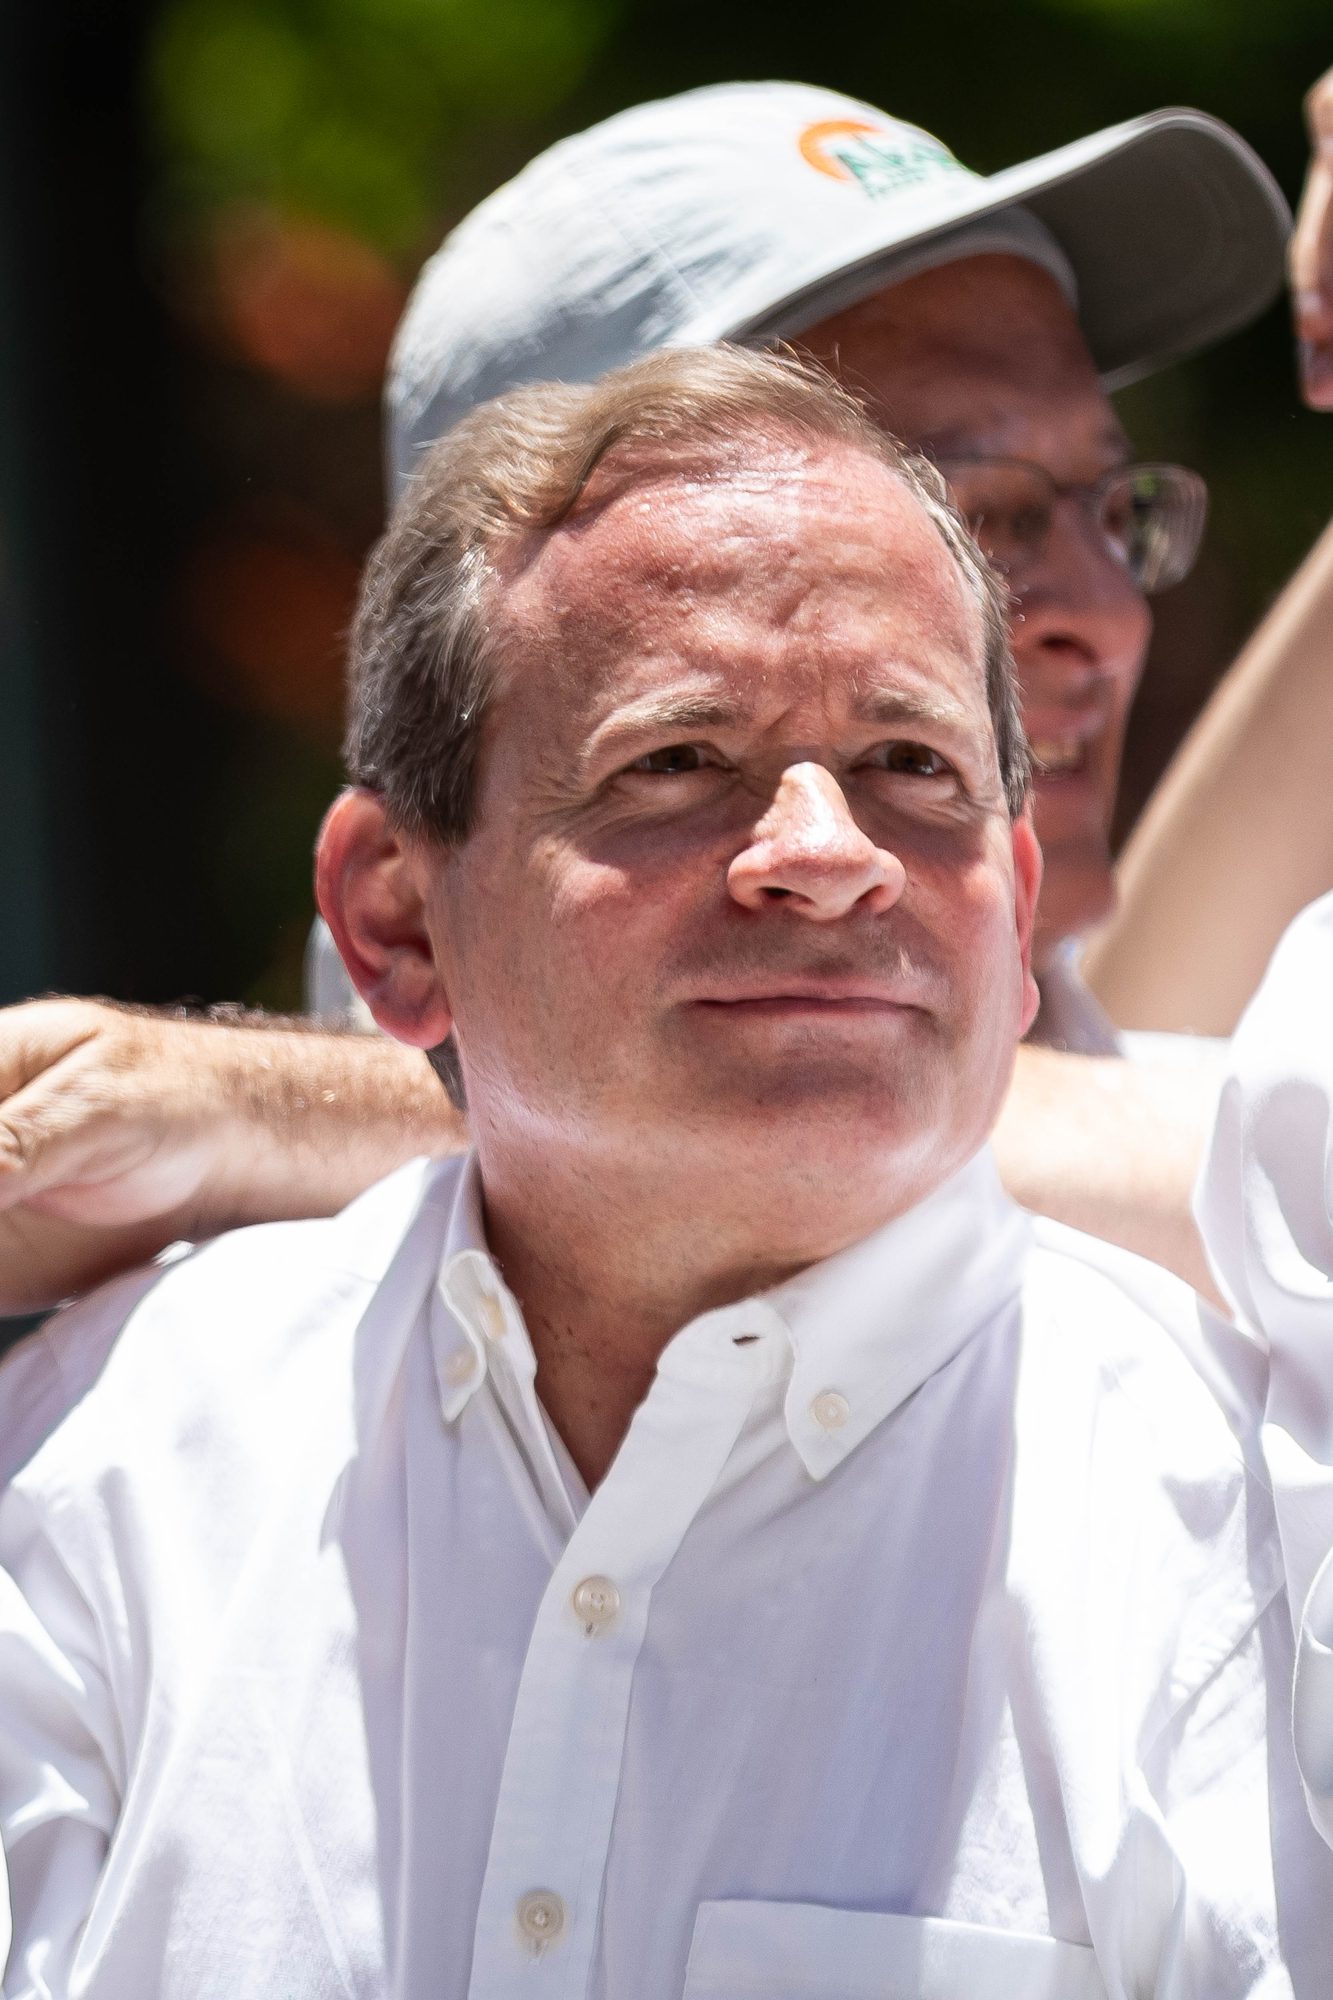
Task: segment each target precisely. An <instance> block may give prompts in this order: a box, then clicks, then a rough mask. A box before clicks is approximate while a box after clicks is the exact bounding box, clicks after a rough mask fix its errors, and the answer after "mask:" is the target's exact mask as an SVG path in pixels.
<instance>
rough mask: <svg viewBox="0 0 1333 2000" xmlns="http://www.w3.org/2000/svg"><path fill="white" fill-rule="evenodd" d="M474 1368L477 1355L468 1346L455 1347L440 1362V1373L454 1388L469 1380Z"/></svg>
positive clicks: (474, 1370) (459, 1387)
mask: <svg viewBox="0 0 1333 2000" xmlns="http://www.w3.org/2000/svg"><path fill="white" fill-rule="evenodd" d="M476 1370H477V1357H476V1355H475V1354H474V1353H473V1352H472V1349H471V1348H470V1347H456V1348H455V1349H454V1350H453V1353H452V1354H446V1355H445V1357H444V1360H443V1361H442V1362H441V1363H440V1373H441V1374H442V1375H443V1377H444V1379H445V1381H446V1382H449V1383H451V1384H452V1385H453V1387H454V1388H455V1389H461V1388H462V1386H463V1384H464V1382H470V1381H471V1380H472V1377H473V1376H474V1374H475V1373H476Z"/></svg>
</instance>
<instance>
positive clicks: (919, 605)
mask: <svg viewBox="0 0 1333 2000" xmlns="http://www.w3.org/2000/svg"><path fill="white" fill-rule="evenodd" d="M506 571H507V574H506V573H505V572H506ZM501 588H502V592H503V611H502V622H503V626H504V627H505V628H506V631H507V633H508V635H509V637H510V641H511V644H510V646H509V647H508V648H506V650H507V651H508V652H509V653H510V656H511V658H514V657H517V658H521V659H522V660H523V661H524V662H526V663H532V662H534V661H535V660H538V659H539V660H540V662H541V665H542V668H543V672H542V674H541V675H540V676H539V678H541V679H543V680H548V679H550V678H551V677H554V678H555V679H557V680H558V681H559V682H560V683H561V686H562V691H563V695H564V698H565V699H566V700H571V701H575V702H578V701H579V700H580V697H581V696H586V697H589V698H591V697H593V696H594V695H595V694H605V693H606V692H610V691H613V690H614V687H615V685H616V684H617V683H625V682H628V681H630V680H634V679H636V678H638V679H641V678H642V677H643V675H644V673H646V672H650V671H652V670H660V671H666V670H669V669H670V668H673V667H674V668H679V667H682V666H685V665H687V664H688V666H689V667H690V668H691V669H692V670H693V671H694V672H695V673H703V674H707V675H709V676H712V677H714V678H720V679H723V680H725V681H726V682H727V683H728V684H729V685H730V686H731V687H732V688H733V689H739V688H741V687H745V686H749V687H751V688H756V689H758V688H763V689H766V690H767V691H768V692H769V693H770V694H773V693H774V692H775V688H776V681H777V679H778V678H779V677H780V678H781V679H782V681H783V684H784V688H785V693H786V695H787V696H788V697H796V696H798V695H799V693H800V691H801V687H802V685H803V686H804V687H805V689H806V691H807V692H809V691H811V690H813V689H814V688H815V687H816V686H819V687H820V688H822V689H823V690H824V692H825V693H826V694H827V693H828V692H829V691H830V690H831V687H832V684H833V683H834V682H836V681H838V680H842V681H844V682H845V681H847V680H848V678H849V677H852V678H854V677H855V676H857V675H858V674H861V675H864V674H866V673H886V672H887V673H892V672H895V671H896V672H898V673H900V674H901V673H904V672H908V673H911V674H913V675H915V676H917V677H921V678H926V679H929V678H930V677H931V676H932V675H933V674H938V675H940V676H942V677H944V678H947V679H948V680H949V681H950V682H953V683H958V682H961V683H963V684H968V683H970V684H972V685H973V687H974V689H975V690H976V691H984V635H983V629H982V620H981V614H980V609H979V606H978V605H977V603H976V600H975V598H974V596H973V594H972V591H971V590H970V588H969V587H968V585H967V583H966V581H965V579H964V578H963V575H962V573H961V571H960V570H959V568H958V565H957V563H956V562H955V561H954V558H953V556H952V555H951V554H950V552H949V550H948V548H947V547H946V545H945V543H944V541H943V538H942V537H941V535H940V533H939V531H938V529H937V528H936V526H935V525H934V523H933V522H932V521H931V520H930V519H929V517H928V516H927V515H926V514H925V512H924V511H923V509H922V507H921V505H920V504H919V502H918V501H917V500H916V499H915V497H914V496H913V495H912V494H911V493H910V492H909V491H908V489H907V488H906V486H905V485H904V484H903V482H902V481H901V480H900V479H899V478H898V477H897V475H896V474H895V473H894V472H893V471H892V470H891V469H890V468H889V467H888V466H887V465H885V464H884V463H883V462H882V461H881V460H879V459H877V458H875V457H873V456H872V455H871V454H869V453H866V452H864V451H861V450H858V449H855V448H853V447H849V446H834V447H831V448H827V449H820V450H806V449H802V448H801V447H798V446H787V445H781V444H777V445H772V446H768V445H757V446H756V448H755V449H754V451H753V452H747V453H746V455H745V458H744V460H743V462H732V463H725V462H724V463H722V464H718V463H717V462H716V461H714V462H713V463H711V464H709V463H708V462H707V461H705V462H704V463H702V464H699V465H696V466H694V467H675V468H673V469H671V470H670V471H669V472H665V473H663V474H660V475H658V476H654V477H649V478H646V479H644V480H643V481H642V482H636V483H635V484H634V485H632V486H631V487H629V489H628V490H625V491H619V492H615V491H613V492H612V493H611V495H610V497H608V498H606V499H604V500H599V499H598V497H597V495H596V494H592V495H591V496H590V500H589V504H587V505H586V506H585V507H584V508H583V509H582V510H581V511H580V513H579V514H578V515H577V516H576V517H575V518H574V519H573V520H571V521H570V522H568V523H566V524H565V525H563V526H562V527H561V528H559V529H557V530H556V531H555V532H553V533H551V534H548V535H546V536H543V537H541V538H540V539H539V540H537V541H535V542H533V543H531V544H529V545H528V546H527V547H526V548H524V549H521V550H516V551H515V552H514V554H513V556H512V557H511V559H510V561H509V562H508V563H506V565H505V566H504V569H503V570H502V583H501Z"/></svg>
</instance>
